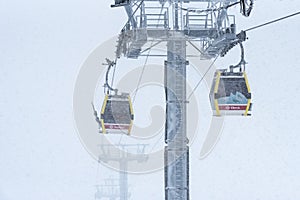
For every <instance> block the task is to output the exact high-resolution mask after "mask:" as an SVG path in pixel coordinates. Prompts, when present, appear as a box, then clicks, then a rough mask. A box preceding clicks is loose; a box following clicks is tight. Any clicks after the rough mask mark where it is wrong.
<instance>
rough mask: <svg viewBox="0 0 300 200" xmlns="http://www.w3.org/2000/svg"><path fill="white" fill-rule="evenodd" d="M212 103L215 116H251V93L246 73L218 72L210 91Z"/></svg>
mask: <svg viewBox="0 0 300 200" xmlns="http://www.w3.org/2000/svg"><path fill="white" fill-rule="evenodd" d="M210 103H211V107H212V110H213V114H214V115H215V116H223V115H240V116H241V115H243V116H249V115H251V113H250V111H251V107H252V104H251V93H250V87H249V83H248V80H247V75H246V73H245V72H222V71H217V72H216V73H215V76H214V79H213V84H212V87H211V91H210Z"/></svg>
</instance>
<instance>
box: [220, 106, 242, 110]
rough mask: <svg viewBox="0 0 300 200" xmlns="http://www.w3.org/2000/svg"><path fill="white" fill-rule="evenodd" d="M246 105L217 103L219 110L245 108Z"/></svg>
mask: <svg viewBox="0 0 300 200" xmlns="http://www.w3.org/2000/svg"><path fill="white" fill-rule="evenodd" d="M246 109H247V105H243V106H237V105H224V106H222V105H219V110H246Z"/></svg>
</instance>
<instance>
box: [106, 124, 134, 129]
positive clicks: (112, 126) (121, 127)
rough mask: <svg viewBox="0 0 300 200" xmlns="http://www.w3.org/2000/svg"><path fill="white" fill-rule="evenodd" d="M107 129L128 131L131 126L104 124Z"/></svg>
mask: <svg viewBox="0 0 300 200" xmlns="http://www.w3.org/2000/svg"><path fill="white" fill-rule="evenodd" d="M104 127H105V128H106V129H115V130H128V129H129V125H120V124H104Z"/></svg>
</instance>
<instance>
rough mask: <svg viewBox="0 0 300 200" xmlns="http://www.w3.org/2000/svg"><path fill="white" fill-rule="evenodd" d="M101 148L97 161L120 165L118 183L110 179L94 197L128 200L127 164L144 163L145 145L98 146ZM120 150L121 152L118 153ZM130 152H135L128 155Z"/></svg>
mask: <svg viewBox="0 0 300 200" xmlns="http://www.w3.org/2000/svg"><path fill="white" fill-rule="evenodd" d="M99 147H100V148H101V154H100V155H99V161H102V162H118V163H119V165H120V171H119V179H118V180H119V183H118V184H116V183H115V181H114V182H112V181H110V179H108V181H106V182H105V184H104V185H102V186H101V187H98V190H97V193H96V196H95V197H97V198H99V199H101V198H110V199H112V200H114V199H120V200H127V199H128V198H129V192H128V174H127V167H128V163H129V162H145V161H147V159H148V156H147V155H146V154H144V153H145V147H146V145H143V144H138V145H129V144H118V145H103V144H101V145H99ZM120 150H122V151H120ZM130 152H135V154H134V153H130Z"/></svg>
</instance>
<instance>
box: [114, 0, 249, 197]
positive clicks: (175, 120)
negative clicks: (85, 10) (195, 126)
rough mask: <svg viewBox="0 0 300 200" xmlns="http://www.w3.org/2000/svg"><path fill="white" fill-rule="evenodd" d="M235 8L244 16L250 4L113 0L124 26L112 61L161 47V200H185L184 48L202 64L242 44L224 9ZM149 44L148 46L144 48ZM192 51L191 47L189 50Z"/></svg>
mask: <svg viewBox="0 0 300 200" xmlns="http://www.w3.org/2000/svg"><path fill="white" fill-rule="evenodd" d="M237 4H241V11H242V14H243V15H245V16H249V14H250V12H251V9H252V4H253V1H252V0H251V1H250V4H249V3H248V1H246V0H241V1H237V0H115V4H114V5H112V7H124V8H125V10H126V12H127V15H128V21H127V23H126V24H125V26H124V27H123V28H122V30H121V33H120V35H119V39H118V42H117V50H116V57H117V58H120V57H121V56H122V55H123V56H125V57H127V58H135V59H137V58H138V57H139V56H142V55H143V53H144V52H147V51H148V55H147V56H149V55H150V49H151V48H152V47H153V46H155V45H156V44H159V43H162V42H165V43H166V45H167V60H166V61H165V93H166V122H165V199H166V200H188V199H189V147H188V138H187V127H186V124H187V123H186V120H187V119H186V115H187V113H186V108H187V103H188V101H187V98H186V66H187V65H188V61H187V60H186V57H187V56H186V45H187V42H189V43H197V44H198V46H199V48H197V50H198V51H199V54H200V55H201V57H202V58H205V59H210V58H215V57H217V56H218V55H221V56H224V55H225V54H226V52H227V51H228V50H230V49H231V48H232V47H233V46H235V45H237V44H238V43H240V42H242V41H244V40H245V39H246V38H245V35H244V34H243V33H240V34H236V24H235V16H234V15H229V14H228V13H227V10H228V8H230V7H232V6H235V5H237ZM149 43H150V45H149ZM194 47H195V46H194Z"/></svg>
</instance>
